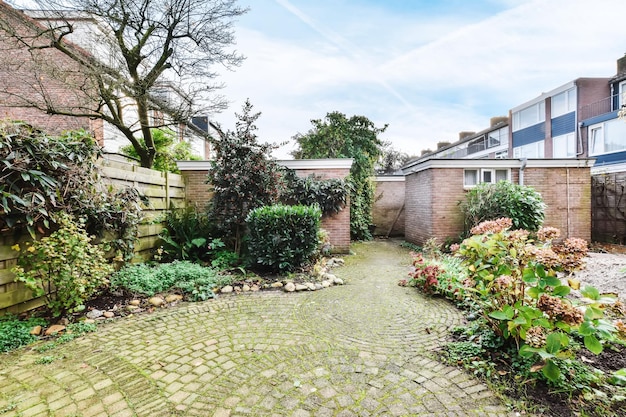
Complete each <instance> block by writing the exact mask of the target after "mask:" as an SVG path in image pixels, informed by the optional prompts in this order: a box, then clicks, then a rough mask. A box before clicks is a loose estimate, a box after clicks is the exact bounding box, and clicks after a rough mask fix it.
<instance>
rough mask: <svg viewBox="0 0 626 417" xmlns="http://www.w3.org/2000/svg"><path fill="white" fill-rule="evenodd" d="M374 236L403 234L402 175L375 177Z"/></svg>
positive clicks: (403, 186)
mask: <svg viewBox="0 0 626 417" xmlns="http://www.w3.org/2000/svg"><path fill="white" fill-rule="evenodd" d="M375 186H376V194H375V198H374V206H373V207H372V221H373V222H374V225H376V228H375V229H374V236H404V218H405V212H406V210H405V207H404V189H405V185H404V176H390V177H376V179H375Z"/></svg>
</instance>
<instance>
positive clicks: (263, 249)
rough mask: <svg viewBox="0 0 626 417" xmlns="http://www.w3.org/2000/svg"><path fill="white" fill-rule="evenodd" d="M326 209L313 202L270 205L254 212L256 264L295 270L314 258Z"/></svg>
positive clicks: (251, 241)
mask: <svg viewBox="0 0 626 417" xmlns="http://www.w3.org/2000/svg"><path fill="white" fill-rule="evenodd" d="M321 216H322V212H321V210H320V209H319V207H311V206H283V205H275V206H266V207H260V208H258V209H255V210H253V211H251V212H250V214H249V215H248V217H247V219H246V221H247V223H248V229H249V241H248V250H249V253H250V258H251V260H252V262H253V263H254V264H258V265H263V266H266V267H269V268H270V269H271V270H272V271H278V272H285V271H293V270H295V269H296V268H299V267H301V266H303V265H305V264H306V263H307V262H309V261H311V260H312V259H313V257H314V255H315V253H316V250H317V248H318V233H319V225H320V218H321Z"/></svg>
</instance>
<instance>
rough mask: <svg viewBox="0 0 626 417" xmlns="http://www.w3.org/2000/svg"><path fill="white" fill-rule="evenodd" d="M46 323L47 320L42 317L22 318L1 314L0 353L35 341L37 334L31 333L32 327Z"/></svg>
mask: <svg viewBox="0 0 626 417" xmlns="http://www.w3.org/2000/svg"><path fill="white" fill-rule="evenodd" d="M45 324H46V321H45V320H44V319H42V318H29V319H26V320H20V319H19V318H18V317H17V316H13V315H5V316H0V353H3V352H8V351H10V350H14V349H17V348H19V347H20V346H25V345H28V344H30V343H32V342H34V341H35V340H37V336H34V335H32V334H31V333H30V331H31V329H32V328H33V327H35V326H43V325H45Z"/></svg>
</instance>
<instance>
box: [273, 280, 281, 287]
mask: <svg viewBox="0 0 626 417" xmlns="http://www.w3.org/2000/svg"><path fill="white" fill-rule="evenodd" d="M282 286H283V283H282V282H280V281H278V282H272V285H271V287H272V288H281V287H282Z"/></svg>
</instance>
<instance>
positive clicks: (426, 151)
mask: <svg viewBox="0 0 626 417" xmlns="http://www.w3.org/2000/svg"><path fill="white" fill-rule="evenodd" d="M430 153H433V151H431V150H430V149H422V155H421V156H425V155H428V154H430Z"/></svg>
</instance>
